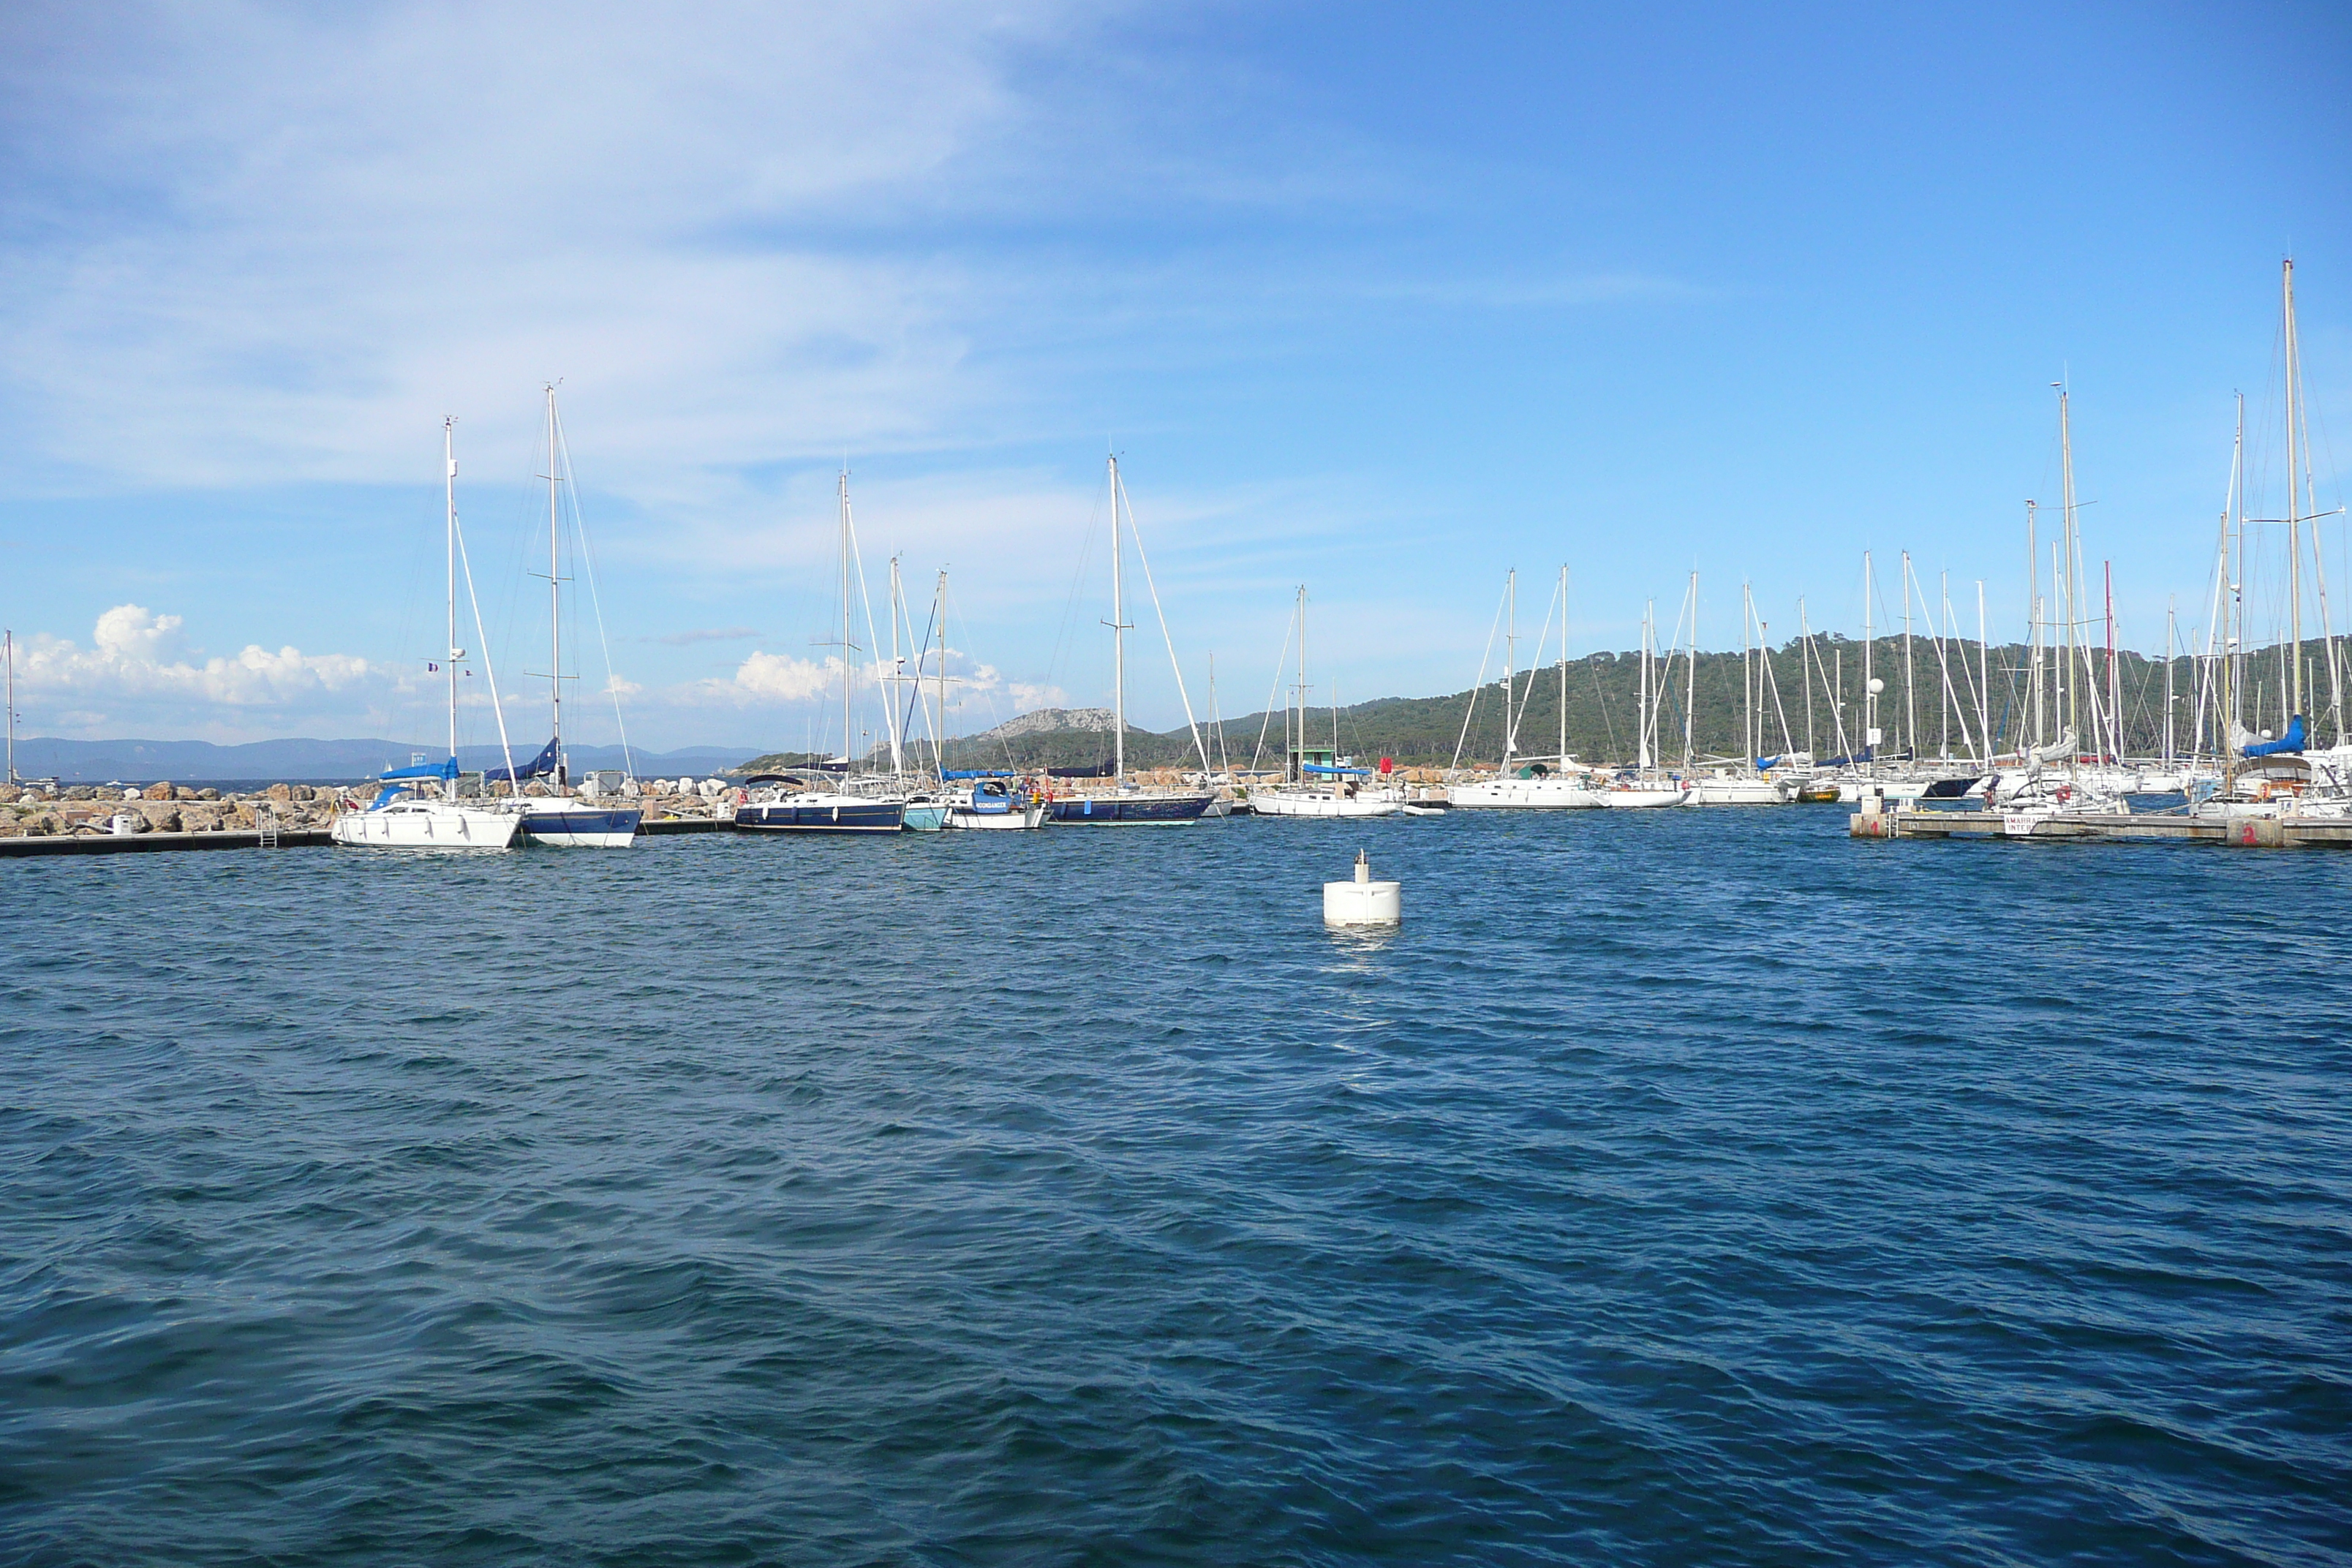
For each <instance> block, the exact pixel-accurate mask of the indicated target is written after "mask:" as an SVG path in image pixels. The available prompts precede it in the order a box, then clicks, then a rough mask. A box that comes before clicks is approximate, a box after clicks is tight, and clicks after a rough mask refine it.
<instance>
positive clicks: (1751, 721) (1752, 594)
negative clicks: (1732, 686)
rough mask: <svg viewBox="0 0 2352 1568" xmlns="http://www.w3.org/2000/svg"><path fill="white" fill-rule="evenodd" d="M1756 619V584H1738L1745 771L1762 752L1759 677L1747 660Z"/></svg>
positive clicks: (1740, 735)
mask: <svg viewBox="0 0 2352 1568" xmlns="http://www.w3.org/2000/svg"><path fill="white" fill-rule="evenodd" d="M1755 618H1756V590H1755V587H1754V585H1753V584H1748V583H1745V582H1743V583H1741V584H1739V744H1740V748H1741V750H1742V751H1743V752H1745V753H1746V754H1745V755H1744V756H1742V757H1741V758H1740V759H1739V765H1740V766H1741V767H1742V768H1743V769H1744V768H1748V767H1753V766H1754V765H1755V763H1756V753H1757V752H1759V751H1760V750H1762V748H1761V747H1759V746H1758V745H1757V744H1756V676H1755V673H1754V669H1753V667H1752V666H1750V665H1749V663H1748V622H1750V621H1752V620H1754V619H1755Z"/></svg>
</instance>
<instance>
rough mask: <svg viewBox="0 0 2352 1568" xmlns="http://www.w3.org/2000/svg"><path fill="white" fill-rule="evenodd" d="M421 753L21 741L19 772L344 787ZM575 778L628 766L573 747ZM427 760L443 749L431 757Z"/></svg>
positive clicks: (662, 769)
mask: <svg viewBox="0 0 2352 1568" xmlns="http://www.w3.org/2000/svg"><path fill="white" fill-rule="evenodd" d="M541 743H542V742H541V741H538V740H532V741H529V742H524V741H517V742H515V761H516V762H517V763H525V762H528V761H530V759H531V757H533V756H534V755H536V754H537V753H538V751H539V748H540V746H541ZM757 750H758V748H757V747H755V746H737V747H730V748H720V747H715V746H689V747H688V748H686V749H685V750H683V751H676V752H645V751H639V752H634V753H633V755H634V757H635V762H636V769H637V772H638V773H640V774H649V775H653V776H656V777H657V776H660V775H662V774H665V773H697V774H700V773H719V772H722V771H723V770H725V769H728V768H731V767H733V766H734V765H735V764H736V763H740V762H741V761H742V760H743V759H744V758H745V757H748V756H750V755H751V753H752V752H754V751H757ZM417 751H418V748H417V747H416V746H415V745H413V744H411V743H410V742H405V741H383V740H376V741H308V740H297V741H253V742H247V743H246V744H244V745H241V746H216V745H215V744H214V743H213V742H210V741H136V740H132V741H62V740H57V739H54V738H52V737H49V736H46V735H43V736H35V737H33V738H31V739H28V740H19V741H18V742H16V772H17V773H19V774H21V775H23V776H24V777H26V778H56V779H61V780H65V781H68V782H70V783H79V784H97V783H102V782H104V781H105V780H108V779H122V780H125V781H126V782H137V783H147V782H151V781H152V780H156V779H171V780H173V781H176V782H184V781H186V780H190V779H256V780H259V779H268V780H271V781H273V782H275V781H279V780H283V781H285V782H287V783H289V784H295V783H310V784H341V783H348V782H351V781H353V780H357V779H363V778H368V777H371V776H373V774H375V773H381V772H383V770H384V769H385V768H387V767H404V766H405V765H406V764H407V763H408V762H409V760H410V758H411V757H412V756H413V755H415V753H416V752H417ZM570 751H571V755H572V768H573V770H574V771H575V772H585V771H587V770H589V769H591V768H617V767H620V766H622V765H623V764H622V754H621V748H620V747H618V746H573V747H572V748H570ZM424 754H425V757H426V758H428V759H430V758H433V757H437V756H439V755H440V754H441V753H440V752H439V751H438V750H426V751H425V753H424ZM500 761H501V758H500V755H499V748H498V747H496V746H460V747H459V748H458V749H457V762H458V765H459V766H461V767H463V768H465V769H467V771H469V772H472V771H478V770H479V769H482V768H485V767H489V766H493V765H496V764H498V763H499V762H500Z"/></svg>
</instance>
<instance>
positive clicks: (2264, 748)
mask: <svg viewBox="0 0 2352 1568" xmlns="http://www.w3.org/2000/svg"><path fill="white" fill-rule="evenodd" d="M2302 750H2303V715H2302V714H2300V713H2297V714H2295V715H2294V717H2293V718H2291V719H2289V720H2288V721H2286V733H2285V734H2284V735H2281V736H2280V737H2279V738H2278V739H2277V740H2275V741H2263V742H2258V743H2256V744H2254V745H2250V746H2245V747H2242V748H2240V750H2239V752H2238V754H2239V755H2240V756H2244V757H2283V756H2289V755H2292V754H2294V753H2296V752H2301V751H2302Z"/></svg>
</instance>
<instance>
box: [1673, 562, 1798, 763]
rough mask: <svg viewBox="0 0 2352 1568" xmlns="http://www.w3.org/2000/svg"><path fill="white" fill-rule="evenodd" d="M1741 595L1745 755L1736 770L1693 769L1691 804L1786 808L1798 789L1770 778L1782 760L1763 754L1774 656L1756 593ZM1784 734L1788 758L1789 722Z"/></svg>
mask: <svg viewBox="0 0 2352 1568" xmlns="http://www.w3.org/2000/svg"><path fill="white" fill-rule="evenodd" d="M1739 594H1740V622H1739V735H1740V742H1739V743H1740V750H1741V752H1742V755H1741V757H1740V760H1739V761H1738V763H1737V764H1735V765H1731V766H1721V765H1716V764H1712V763H1710V764H1709V765H1708V766H1707V768H1706V772H1704V773H1702V772H1700V771H1699V769H1698V767H1697V766H1696V765H1693V766H1692V767H1691V768H1690V770H1689V772H1690V774H1691V780H1690V785H1691V794H1690V800H1689V802H1688V804H1690V805H1788V804H1789V803H1790V801H1792V800H1794V799H1795V798H1796V794H1797V786H1796V784H1795V782H1794V781H1793V780H1792V779H1786V778H1777V779H1776V778H1773V777H1771V776H1770V775H1769V769H1770V768H1771V767H1772V766H1773V764H1775V763H1779V762H1780V760H1781V759H1780V757H1772V758H1769V759H1767V758H1764V757H1762V756H1761V755H1760V754H1759V753H1761V752H1762V751H1763V738H1764V714H1763V710H1762V708H1763V705H1762V702H1761V698H1762V695H1763V692H1764V689H1765V686H1766V683H1767V681H1768V679H1769V676H1770V673H1771V668H1772V665H1771V657H1772V650H1771V648H1770V647H1769V646H1765V645H1764V643H1763V633H1762V630H1761V626H1762V623H1761V622H1759V621H1758V620H1757V618H1756V600H1755V595H1754V593H1753V591H1752V590H1751V589H1750V588H1749V587H1748V585H1747V584H1741V585H1740V590H1739ZM1751 631H1753V632H1754V633H1755V634H1756V638H1757V641H1756V643H1755V644H1754V645H1753V646H1751V644H1750V643H1749V640H1748V638H1749V634H1750V632H1751ZM1781 729H1782V731H1783V734H1782V742H1783V754H1784V755H1785V753H1786V751H1787V746H1786V742H1787V735H1786V731H1787V729H1788V725H1787V723H1786V721H1785V720H1784V721H1783V722H1782V724H1781Z"/></svg>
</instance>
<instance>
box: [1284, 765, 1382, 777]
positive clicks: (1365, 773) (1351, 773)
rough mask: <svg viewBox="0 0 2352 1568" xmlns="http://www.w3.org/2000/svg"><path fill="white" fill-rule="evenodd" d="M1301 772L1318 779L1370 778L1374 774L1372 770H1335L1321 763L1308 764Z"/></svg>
mask: <svg viewBox="0 0 2352 1568" xmlns="http://www.w3.org/2000/svg"><path fill="white" fill-rule="evenodd" d="M1299 771H1300V772H1301V773H1313V774H1315V775H1316V776H1317V777H1318V778H1327V779H1361V778H1370V776H1371V773H1372V770H1371V769H1370V768H1333V767H1326V766H1324V765H1323V764H1322V763H1306V764H1305V765H1304V766H1302V767H1301V768H1300V769H1299Z"/></svg>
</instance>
